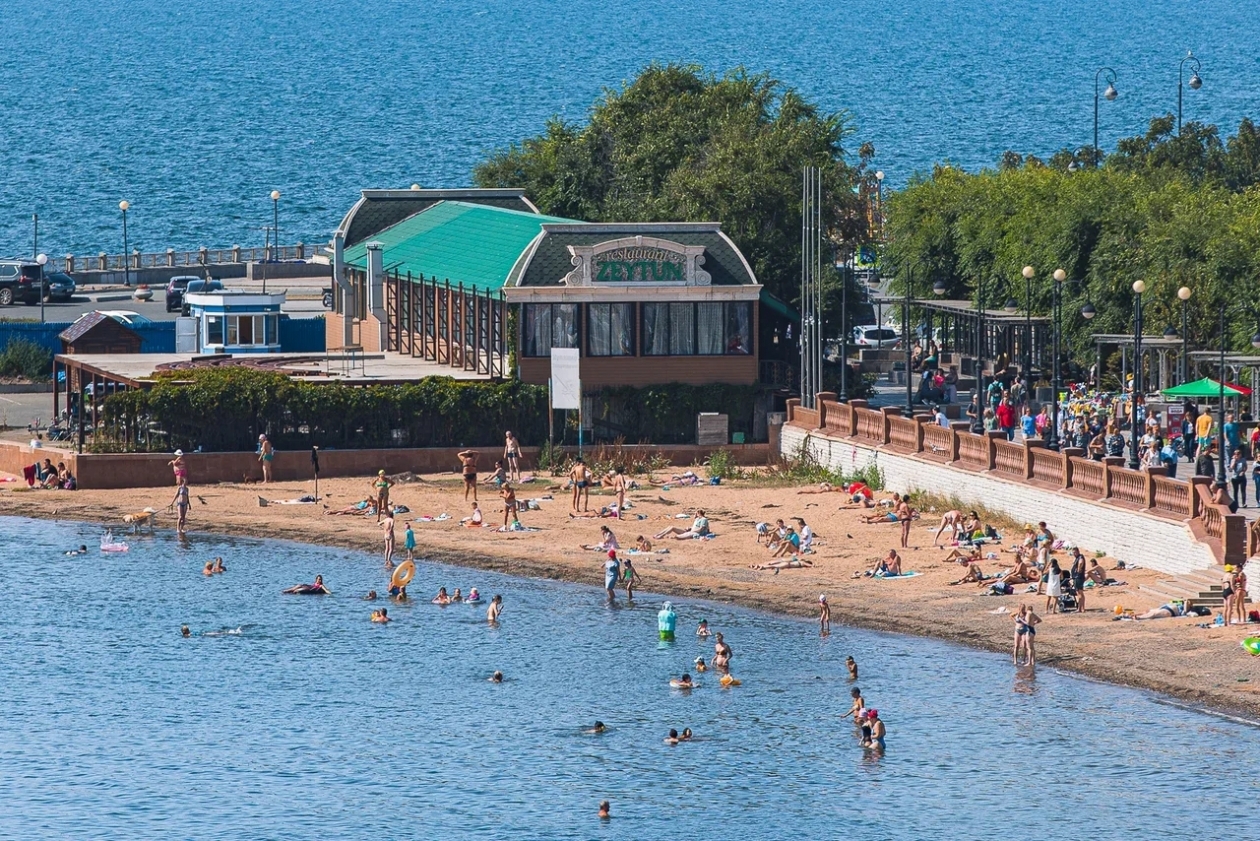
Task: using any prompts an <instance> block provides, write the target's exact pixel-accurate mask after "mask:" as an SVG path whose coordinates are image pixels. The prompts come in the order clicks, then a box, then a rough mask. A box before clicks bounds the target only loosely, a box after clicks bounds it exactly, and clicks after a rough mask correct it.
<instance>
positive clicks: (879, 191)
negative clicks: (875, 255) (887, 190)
mask: <svg viewBox="0 0 1260 841" xmlns="http://www.w3.org/2000/svg"><path fill="white" fill-rule="evenodd" d="M875 208H876V210H877V212H878V213H879V241H880V242H883V241H884V171H883V170H882V169H880V170H876V172H875Z"/></svg>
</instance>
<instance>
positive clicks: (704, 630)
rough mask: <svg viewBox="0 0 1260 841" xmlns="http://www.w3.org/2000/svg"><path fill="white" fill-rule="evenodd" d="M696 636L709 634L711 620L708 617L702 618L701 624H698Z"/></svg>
mask: <svg viewBox="0 0 1260 841" xmlns="http://www.w3.org/2000/svg"><path fill="white" fill-rule="evenodd" d="M696 636H698V637H707V636H709V620H708V619H701V620H700V624H699V625H697V626H696Z"/></svg>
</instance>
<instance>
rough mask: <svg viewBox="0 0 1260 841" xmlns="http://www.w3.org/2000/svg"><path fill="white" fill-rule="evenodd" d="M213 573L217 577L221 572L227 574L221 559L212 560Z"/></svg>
mask: <svg viewBox="0 0 1260 841" xmlns="http://www.w3.org/2000/svg"><path fill="white" fill-rule="evenodd" d="M214 572H215V574H216V575H218V574H219V573H221V572H227V567H225V566H224V565H223V559H222V558H215V559H214Z"/></svg>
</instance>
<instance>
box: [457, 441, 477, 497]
mask: <svg viewBox="0 0 1260 841" xmlns="http://www.w3.org/2000/svg"><path fill="white" fill-rule="evenodd" d="M458 458H459V464H460V470H462V471H463V473H464V502H467V501H468V492H469V491H472V497H473V502H476V501H477V453H476V452H475V451H474V450H464V451H463V452H462V453H459V455H458Z"/></svg>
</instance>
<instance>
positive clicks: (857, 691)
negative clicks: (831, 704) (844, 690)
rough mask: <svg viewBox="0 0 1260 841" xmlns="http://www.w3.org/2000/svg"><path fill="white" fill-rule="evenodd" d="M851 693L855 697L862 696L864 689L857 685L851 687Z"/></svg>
mask: <svg viewBox="0 0 1260 841" xmlns="http://www.w3.org/2000/svg"><path fill="white" fill-rule="evenodd" d="M849 694H850V695H852V696H853V697H854V698H861V697H862V690H861V689H858V688H857V687H856V686H855V687H853V688H852V689H850V690H849Z"/></svg>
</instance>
